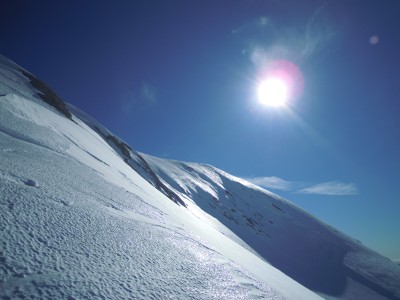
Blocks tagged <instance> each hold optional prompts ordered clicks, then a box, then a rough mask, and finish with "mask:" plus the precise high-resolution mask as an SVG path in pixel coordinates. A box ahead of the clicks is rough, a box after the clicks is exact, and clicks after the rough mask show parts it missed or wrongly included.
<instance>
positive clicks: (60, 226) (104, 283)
mask: <svg viewBox="0 0 400 300" xmlns="http://www.w3.org/2000/svg"><path fill="white" fill-rule="evenodd" d="M23 73H26V71H25V70H23V69H21V68H20V67H18V66H17V65H15V64H14V63H12V62H11V61H9V60H7V59H6V58H4V57H2V56H0V157H1V159H0V209H1V214H0V232H1V236H0V238H1V239H0V240H1V244H0V298H4V299H18V298H32V299H92V298H95V299H97V298H103V299H307V300H308V299H311V300H312V299H320V297H319V296H318V295H317V294H315V293H314V292H317V293H319V294H320V295H322V296H323V297H325V298H328V299H398V298H399V291H400V287H399V285H400V280H398V278H399V274H400V271H399V266H398V265H396V264H395V263H393V262H391V261H389V260H387V259H385V258H384V257H382V256H380V255H378V254H376V253H374V252H372V251H370V250H368V249H366V248H365V247H363V246H362V245H360V244H359V243H358V242H356V241H354V240H353V239H351V238H349V237H347V236H345V235H343V234H341V233H339V232H337V231H336V230H335V229H333V228H331V227H329V226H327V225H325V224H323V223H322V222H320V221H318V220H317V219H315V218H313V217H312V216H310V215H309V214H307V213H306V212H304V211H302V210H301V209H299V208H297V207H295V206H294V205H293V204H292V203H290V202H288V201H286V200H284V199H282V198H280V197H279V196H277V195H274V194H272V193H270V192H268V191H265V190H263V189H261V188H259V187H257V186H255V185H252V184H250V183H248V182H246V181H244V180H242V179H240V178H237V177H234V176H232V175H229V174H227V173H225V172H223V171H221V170H218V169H216V168H214V167H212V166H209V165H202V164H195V163H183V162H177V161H171V160H164V159H158V158H155V157H151V156H148V155H145V154H142V153H138V152H136V151H135V150H134V149H133V148H132V147H130V146H129V145H127V144H126V143H125V142H124V141H122V140H121V139H119V138H118V137H117V136H115V135H113V134H112V133H110V132H109V131H108V130H107V129H106V128H104V127H103V126H102V125H101V124H99V123H98V122H97V121H96V120H94V119H93V118H91V117H90V116H88V115H86V114H85V113H83V112H82V111H80V110H79V109H78V108H75V107H73V106H71V105H67V106H66V108H67V109H68V111H69V112H71V116H70V117H69V116H68V118H65V114H63V112H62V111H61V112H60V110H59V109H58V108H57V105H56V106H54V105H52V104H54V103H50V104H51V106H50V105H49V102H48V101H47V103H45V102H43V99H42V97H40V95H38V90H37V88H38V87H37V86H36V87H35V86H33V85H32V82H30V80H29V78H30V76H28V77H29V78H27V77H26V74H28V73H26V74H25V75H24V74H23ZM32 76H33V75H32ZM31 80H32V79H31ZM44 91H45V92H46V89H44ZM42 92H43V91H42ZM50 94H51V95H53V94H54V95H55V93H54V92H51V93H50ZM54 95H53V96H54ZM171 200H172V201H171ZM177 204H178V205H177ZM282 272H283V273H282ZM284 273H285V274H286V275H285V274H284ZM311 290H313V291H314V292H313V291H311Z"/></svg>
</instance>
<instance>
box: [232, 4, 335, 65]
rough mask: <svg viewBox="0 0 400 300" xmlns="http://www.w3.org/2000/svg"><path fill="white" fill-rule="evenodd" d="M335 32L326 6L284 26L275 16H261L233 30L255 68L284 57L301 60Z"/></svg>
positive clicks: (325, 42) (324, 43) (296, 61)
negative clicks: (275, 19)
mask: <svg viewBox="0 0 400 300" xmlns="http://www.w3.org/2000/svg"><path fill="white" fill-rule="evenodd" d="M336 33H337V30H335V29H334V28H333V25H332V23H331V22H330V21H329V20H328V17H327V10H326V6H325V5H322V6H319V7H318V8H317V9H315V10H314V11H313V12H312V13H311V14H310V15H309V16H308V18H307V17H306V18H304V19H303V20H296V23H295V24H294V23H293V24H288V23H286V24H285V25H282V24H279V23H278V22H276V21H274V19H273V16H271V17H266V16H261V17H259V18H257V19H255V20H253V21H251V22H249V23H248V24H245V25H243V26H242V27H240V28H237V29H235V30H232V34H233V35H234V36H235V37H236V38H238V40H239V41H240V42H241V43H242V44H243V48H242V53H243V54H245V55H247V56H248V57H249V59H250V60H251V62H252V63H253V64H254V65H255V66H256V67H263V66H264V65H265V64H267V63H268V62H270V61H272V60H281V59H288V60H291V61H294V62H295V63H299V62H302V61H304V60H306V59H307V58H309V57H310V56H311V55H312V54H314V53H315V52H316V51H318V50H319V49H321V48H323V46H324V45H326V44H327V42H328V41H330V40H331V39H332V38H333V37H334V36H335V35H336Z"/></svg>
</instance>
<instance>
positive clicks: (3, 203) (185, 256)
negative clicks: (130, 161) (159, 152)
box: [0, 132, 281, 299]
mask: <svg viewBox="0 0 400 300" xmlns="http://www.w3.org/2000/svg"><path fill="white" fill-rule="evenodd" d="M0 153H1V156H2V159H1V160H0V195H1V197H0V209H1V211H2V213H1V215H0V230H1V245H0V298H2V299H17V298H30V299H89V298H90V299H92V298H96V299H266V298H267V299H281V297H280V296H279V295H278V294H277V293H276V292H274V291H273V290H272V289H270V288H268V287H266V286H265V285H263V284H261V283H259V282H258V281H257V280H255V279H254V278H252V277H251V275H249V274H247V273H246V272H245V271H243V270H242V269H241V268H240V267H239V266H237V265H236V264H234V263H233V262H231V261H229V260H227V259H225V258H224V257H222V256H221V255H220V254H219V253H217V252H215V251H214V250H212V249H210V248H209V247H207V246H206V245H205V244H204V243H203V242H202V241H201V240H199V239H196V238H195V237H193V236H191V235H190V233H188V232H186V231H184V230H182V229H179V228H171V227H168V226H167V225H166V224H165V222H164V219H165V215H164V214H163V212H161V211H160V210H158V209H157V208H155V207H153V206H151V205H149V204H147V203H146V202H145V201H143V199H141V198H140V197H139V196H137V195H135V194H133V193H131V192H127V191H126V190H124V189H123V188H120V187H117V186H114V185H112V184H110V183H109V182H107V181H105V180H104V179H102V177H101V176H99V175H98V174H96V173H95V172H93V170H92V169H90V168H88V167H87V166H85V165H84V164H82V163H80V162H78V161H76V160H73V159H71V158H69V157H67V156H66V155H62V154H59V153H57V152H54V151H51V150H50V149H46V148H43V147H40V146H39V145H35V144H32V143H27V142H26V141H22V140H19V139H16V138H15V137H11V136H10V135H7V134H4V133H1V132H0ZM27 153H29V155H27ZM27 182H30V183H31V184H27ZM33 183H35V184H33ZM85 187H90V188H85ZM137 216H140V217H141V218H139V217H137ZM146 220H147V221H146Z"/></svg>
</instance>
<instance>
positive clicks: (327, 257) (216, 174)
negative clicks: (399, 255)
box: [141, 154, 400, 299]
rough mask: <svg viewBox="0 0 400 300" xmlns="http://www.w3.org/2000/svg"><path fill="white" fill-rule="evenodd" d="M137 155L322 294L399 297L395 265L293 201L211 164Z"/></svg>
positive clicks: (264, 254) (171, 184) (184, 194)
mask: <svg viewBox="0 0 400 300" xmlns="http://www.w3.org/2000/svg"><path fill="white" fill-rule="evenodd" d="M141 155H142V156H143V158H144V159H145V160H146V161H147V162H148V164H149V165H150V166H151V168H152V169H153V170H154V172H155V173H156V174H158V175H159V177H160V178H161V179H162V180H163V181H164V182H165V184H166V185H167V186H168V187H170V188H171V189H172V190H174V191H175V192H176V193H178V194H180V196H181V197H182V198H183V199H186V200H187V201H190V202H192V203H194V204H195V205H197V206H199V207H200V208H201V209H202V210H203V211H205V212H207V214H206V215H205V216H208V217H210V216H212V217H214V218H210V222H212V221H213V220H218V221H219V222H220V223H222V224H223V225H225V226H226V227H227V228H229V229H230V231H232V232H233V233H235V234H236V235H237V236H238V237H239V238H241V239H242V240H243V241H244V242H245V243H246V244H247V245H248V246H249V248H251V249H253V250H255V251H256V252H257V253H258V255H260V256H261V257H262V258H264V259H266V260H267V261H268V262H270V263H271V264H272V265H273V266H275V267H277V268H278V269H280V270H281V271H283V272H285V273H286V274H287V275H289V276H290V277H292V278H293V279H295V280H296V281H298V282H300V283H301V284H303V285H304V286H306V287H307V288H309V289H311V290H314V291H316V292H319V293H320V294H321V295H324V296H325V297H336V298H341V297H343V298H349V299H351V298H355V299H361V298H362V299H386V298H389V299H398V298H399V297H400V294H399V292H400V268H398V266H396V265H395V264H394V263H393V262H392V261H390V260H389V259H387V258H384V257H382V256H381V255H379V254H377V253H374V252H372V251H369V250H367V249H366V248H365V247H363V246H362V245H360V243H359V242H358V241H356V240H354V239H351V238H349V237H347V236H345V235H343V234H341V233H339V232H338V231H337V230H335V229H333V228H332V227H330V226H327V225H326V224H323V223H322V222H320V221H319V220H317V219H315V218H313V217H312V216H310V215H309V214H307V213H306V212H304V211H302V210H301V209H299V208H297V207H295V206H294V205H293V204H292V203H290V202H288V201H286V200H284V199H282V198H280V197H279V196H277V195H274V194H272V193H270V192H268V191H266V190H264V189H261V188H259V187H256V186H254V185H252V184H251V183H248V182H246V181H244V180H242V179H240V178H237V177H235V176H232V175H230V174H227V173H226V172H223V171H221V170H218V169H216V168H214V167H212V166H209V165H203V164H196V163H184V162H179V161H173V160H165V159H161V158H156V157H152V156H149V155H145V154H141ZM215 226H218V224H216V225H215ZM218 228H219V229H220V230H221V231H222V232H224V233H225V234H229V232H225V230H224V227H221V226H218ZM362 258H367V259H365V260H364V259H362ZM354 290H356V291H357V292H354ZM355 295H356V296H355Z"/></svg>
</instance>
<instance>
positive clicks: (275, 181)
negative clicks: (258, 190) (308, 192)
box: [245, 176, 293, 191]
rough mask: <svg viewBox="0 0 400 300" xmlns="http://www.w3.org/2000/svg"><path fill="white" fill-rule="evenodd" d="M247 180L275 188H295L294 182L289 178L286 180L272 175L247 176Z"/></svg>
mask: <svg viewBox="0 0 400 300" xmlns="http://www.w3.org/2000/svg"><path fill="white" fill-rule="evenodd" d="M245 179H246V180H247V181H250V182H251V183H254V184H256V185H259V186H262V187H266V188H270V189H274V190H283V191H286V190H290V189H292V188H293V183H292V182H290V181H287V180H284V179H282V178H279V177H275V176H270V177H252V178H245Z"/></svg>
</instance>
